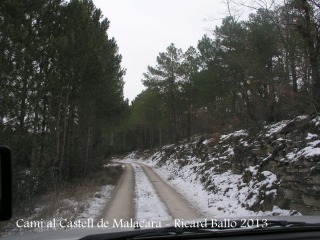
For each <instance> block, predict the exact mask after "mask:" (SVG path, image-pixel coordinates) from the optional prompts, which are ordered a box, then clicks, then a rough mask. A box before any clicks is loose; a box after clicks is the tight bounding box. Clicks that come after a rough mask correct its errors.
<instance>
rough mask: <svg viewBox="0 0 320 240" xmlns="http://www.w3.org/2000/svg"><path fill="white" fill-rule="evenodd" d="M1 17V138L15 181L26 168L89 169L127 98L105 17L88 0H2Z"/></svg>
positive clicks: (58, 176) (65, 175) (69, 173)
mask: <svg viewBox="0 0 320 240" xmlns="http://www.w3.org/2000/svg"><path fill="white" fill-rule="evenodd" d="M0 19H1V20H0V33H1V34H0V46H1V47H0V64H1V66H0V69H1V72H0V87H1V88H0V91H1V92H0V101H1V106H0V138H1V142H2V143H4V144H7V145H9V146H11V148H12V150H13V159H14V164H15V169H16V170H17V173H16V174H17V181H18V179H19V174H20V171H22V170H23V171H25V169H30V170H31V176H44V175H46V174H48V175H50V176H51V175H52V174H51V172H52V169H55V172H56V173H55V176H52V177H53V179H55V181H56V184H57V183H58V182H59V181H61V180H67V179H70V178H72V177H77V176H80V175H82V174H84V173H86V172H88V171H89V170H90V169H94V168H95V165H99V164H100V162H101V159H103V158H104V157H105V156H106V154H107V153H108V151H109V148H108V146H109V145H110V142H111V140H110V137H109V136H110V131H111V129H112V126H113V123H114V122H116V121H117V118H118V117H120V116H121V115H122V113H123V112H124V111H125V109H126V107H127V105H128V103H127V102H125V101H124V100H123V80H122V77H123V75H124V73H125V72H124V70H123V69H122V68H121V66H120V64H121V56H120V55H119V54H118V47H117V44H116V41H115V40H114V39H110V38H109V37H108V34H107V31H108V27H109V21H108V19H102V13H101V11H100V10H99V9H97V8H96V7H95V6H94V4H93V2H92V1H91V0H71V1H70V2H68V3H65V2H63V1H49V0H35V1H24V0H10V1H9V0H4V1H1V4H0ZM39 172H41V174H40V173H39ZM34 179H37V178H34ZM50 179H51V178H48V181H51V180H50ZM39 181H40V180H39ZM56 184H53V185H54V186H53V185H52V187H55V186H56Z"/></svg>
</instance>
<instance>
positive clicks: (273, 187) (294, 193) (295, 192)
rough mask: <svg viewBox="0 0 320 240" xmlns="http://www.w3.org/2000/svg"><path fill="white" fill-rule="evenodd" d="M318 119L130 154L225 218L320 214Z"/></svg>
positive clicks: (300, 119) (195, 201)
mask: <svg viewBox="0 0 320 240" xmlns="http://www.w3.org/2000/svg"><path fill="white" fill-rule="evenodd" d="M319 132H320V118H319V117H318V116H317V117H310V116H299V117H297V118H295V119H292V120H285V121H281V122H277V123H275V124H272V125H267V126H265V127H264V128H263V129H262V130H261V131H259V132H256V133H253V132H249V131H247V130H239V131H235V132H231V133H228V134H221V135H219V136H218V135H217V134H215V135H214V137H209V138H208V137H199V136H197V137H194V138H193V140H192V141H190V142H187V141H184V142H180V143H178V144H174V145H167V146H165V147H163V148H162V149H161V150H160V151H152V150H148V151H143V152H134V153H132V154H130V155H129V156H127V157H126V158H125V159H127V160H128V159H139V161H143V162H144V163H147V164H148V165H150V166H153V167H154V168H156V169H157V170H158V173H159V174H160V175H162V177H164V178H166V179H167V180H168V181H169V182H170V183H171V184H172V185H175V186H176V187H177V188H179V189H180V190H181V191H182V192H185V193H186V194H187V195H188V196H189V198H191V199H192V200H193V202H194V203H196V204H197V205H198V206H199V207H200V208H202V209H203V208H206V209H207V211H209V212H212V213H216V214H219V215H220V216H224V215H225V216H230V215H256V214H263V215H288V214H290V215H296V214H303V215H305V214H307V215H309V214H312V215H316V214H319V213H320V187H319V186H320V185H319V181H320V177H319V176H320V136H319Z"/></svg>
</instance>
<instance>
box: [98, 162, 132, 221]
mask: <svg viewBox="0 0 320 240" xmlns="http://www.w3.org/2000/svg"><path fill="white" fill-rule="evenodd" d="M124 165H125V169H124V172H123V174H122V176H121V178H120V179H119V182H118V184H117V186H116V187H115V189H114V190H113V194H112V197H111V199H110V201H109V202H108V204H107V206H106V208H105V209H104V211H103V214H102V215H101V217H102V218H103V219H104V220H107V221H109V222H112V221H113V219H123V220H124V221H128V220H130V219H134V217H135V216H134V215H135V210H134V206H135V202H134V198H135V194H134V189H135V178H134V171H133V169H132V166H131V165H130V164H127V163H126V164H124ZM98 220H99V218H98Z"/></svg>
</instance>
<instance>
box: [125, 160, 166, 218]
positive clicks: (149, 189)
mask: <svg viewBox="0 0 320 240" xmlns="http://www.w3.org/2000/svg"><path fill="white" fill-rule="evenodd" d="M131 165H132V167H133V169H134V173H135V193H136V218H137V220H139V221H164V220H170V219H172V217H171V216H170V215H169V214H168V210H167V208H166V206H165V204H164V203H163V202H162V201H161V200H160V198H159V196H158V194H157V192H156V190H155V189H154V187H153V186H152V183H151V182H150V181H149V179H148V177H147V176H146V174H145V173H144V172H143V170H142V168H141V167H140V166H139V165H138V164H135V163H131Z"/></svg>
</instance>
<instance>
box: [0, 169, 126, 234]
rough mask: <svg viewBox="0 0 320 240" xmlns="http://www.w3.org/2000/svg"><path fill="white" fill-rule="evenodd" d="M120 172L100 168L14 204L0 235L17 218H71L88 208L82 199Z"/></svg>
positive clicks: (1, 224)
mask: <svg viewBox="0 0 320 240" xmlns="http://www.w3.org/2000/svg"><path fill="white" fill-rule="evenodd" d="M122 171H123V169H122V168H121V167H120V166H116V167H108V168H103V169H101V170H100V171H97V172H95V173H91V174H89V175H88V176H87V177H85V178H82V179H74V180H73V181H72V182H71V183H64V184H63V185H61V186H60V188H59V190H56V191H54V192H51V193H48V194H43V195H39V196H34V197H32V198H30V199H28V200H26V201H23V202H19V203H15V204H14V209H13V218H12V219H11V220H9V221H6V222H2V223H0V236H1V234H3V233H4V232H8V231H12V230H15V228H16V221H17V219H20V218H23V219H28V220H41V219H43V220H45V219H52V218H53V217H56V216H58V217H61V218H62V217H63V218H67V219H70V220H72V219H73V218H74V216H76V215H77V214H79V213H81V212H83V211H84V210H85V209H86V208H87V207H88V206H86V204H87V201H86V200H87V199H88V198H92V197H93V196H94V195H95V194H96V193H97V192H98V191H100V189H101V186H104V185H115V184H116V182H117V181H118V179H119V177H120V176H121V174H122Z"/></svg>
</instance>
